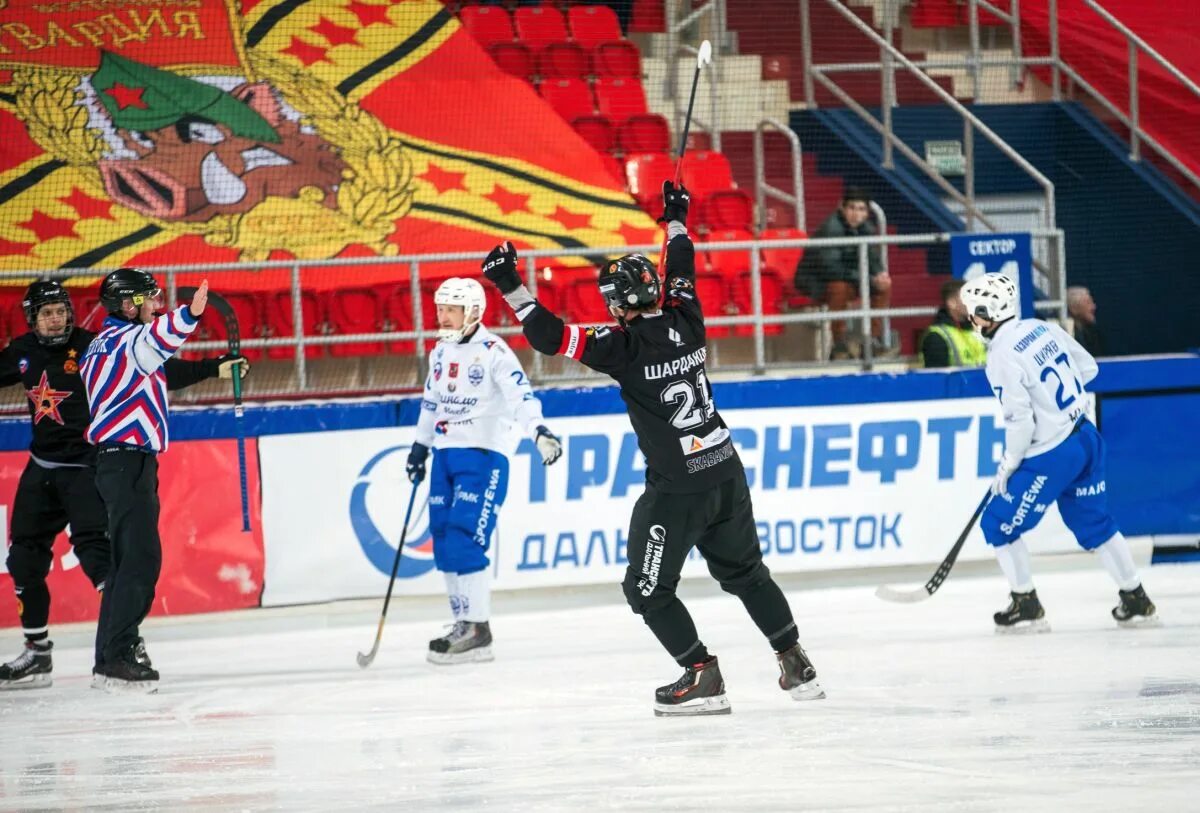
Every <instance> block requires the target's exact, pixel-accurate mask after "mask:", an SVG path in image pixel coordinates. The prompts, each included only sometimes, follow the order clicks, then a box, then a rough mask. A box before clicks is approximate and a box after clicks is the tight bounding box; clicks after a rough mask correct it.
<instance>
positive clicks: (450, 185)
mask: <svg viewBox="0 0 1200 813" xmlns="http://www.w3.org/2000/svg"><path fill="white" fill-rule="evenodd" d="M417 177H418V178H420V179H421V180H423V181H427V182H429V183H431V184H433V188H434V189H436V190H437V191H438V194H439V195H440V194H442V193H443V192H447V191H449V190H451V189H461V190H462V191H464V192H466V191H467V187H466V184H464V183H463V179H464V178H466V177H467V173H465V172H447V171H446V170H444V169H442V168H441V167H438V166H436V165H434V164H430V165H429V169H427V170H425V172H424V173H423V174H421V175H418V176H417Z"/></svg>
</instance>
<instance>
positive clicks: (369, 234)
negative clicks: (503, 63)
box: [0, 0, 659, 290]
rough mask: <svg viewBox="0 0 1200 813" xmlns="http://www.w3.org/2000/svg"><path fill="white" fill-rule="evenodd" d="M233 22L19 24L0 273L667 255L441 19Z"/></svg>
mask: <svg viewBox="0 0 1200 813" xmlns="http://www.w3.org/2000/svg"><path fill="white" fill-rule="evenodd" d="M236 3H237V0H193V2H189V3H186V4H178V5H172V4H164V5H158V4H147V3H145V2H143V0H129V2H123V0H106V2H104V3H93V2H84V1H83V0H6V2H4V3H3V4H0V124H2V125H3V128H4V133H5V138H4V140H3V141H2V142H0V267H3V268H5V269H20V270H36V269H49V268H82V267H98V268H106V267H116V266H119V265H145V266H155V265H170V264H177V263H180V262H182V261H187V262H190V263H194V262H230V261H239V260H241V261H261V260H267V259H291V258H300V259H316V260H320V259H329V258H335V257H336V258H357V257H373V256H388V255H394V254H397V253H405V254H409V253H427V252H452V251H464V252H484V251H486V250H487V249H489V248H490V247H492V246H493V245H494V244H495V243H496V242H497V241H498V240H499V239H501V238H507V239H512V240H513V241H514V243H516V244H517V245H518V246H519V247H524V248H555V247H570V248H578V247H587V246H611V245H620V244H628V243H641V244H645V243H654V242H656V241H657V239H658V234H659V232H658V229H657V227H656V226H655V224H654V222H653V220H652V219H651V218H650V217H648V216H647V215H646V214H645V213H643V212H642V211H641V210H640V209H639V208H638V206H637V205H636V204H635V203H634V201H633V199H632V198H631V197H630V196H629V195H628V193H626V191H625V190H624V188H623V184H622V183H621V182H620V181H619V180H617V179H616V178H614V177H613V176H612V175H610V173H609V170H608V168H607V166H606V165H605V163H604V160H603V157H602V156H601V155H599V154H598V153H596V152H595V151H594V150H593V149H592V148H591V147H590V146H589V145H588V144H587V143H586V142H584V141H583V140H582V139H581V138H580V137H579V136H578V135H577V134H576V133H575V132H574V131H573V130H572V129H571V128H570V126H569V125H568V124H567V122H565V121H564V120H563V119H562V118H561V117H559V116H558V115H557V114H556V113H555V112H554V111H553V110H552V109H551V108H550V107H549V106H548V105H547V104H546V103H545V102H544V101H543V100H542V99H541V98H540V97H539V96H538V95H537V93H536V92H535V91H534V90H533V88H532V87H531V86H530V85H528V84H527V83H526V82H524V81H523V80H521V79H518V78H515V77H511V76H509V75H507V74H506V73H504V72H502V71H501V70H500V69H499V68H498V67H497V66H496V65H495V63H493V62H492V60H491V58H490V57H489V56H488V55H487V53H486V52H485V51H484V50H483V48H482V47H481V46H480V45H479V44H478V43H477V42H476V41H475V40H474V38H473V37H472V36H471V35H470V34H469V33H468V32H467V31H465V30H464V29H463V28H462V27H461V26H460V25H459V23H458V21H457V20H456V18H455V17H454V16H453V14H451V13H450V12H449V11H447V10H446V8H445V7H444V6H443V5H442V4H441V3H439V2H436V1H435V0H410V1H408V2H396V1H393V2H388V1H387V0H241V2H240V5H237V4H236ZM562 263H563V264H565V265H577V266H583V265H586V264H587V262H586V261H585V260H582V259H579V258H575V259H564V260H563V261H562ZM474 266H475V264H474V263H465V264H459V265H458V266H450V265H446V266H426V267H423V269H422V274H423V275H433V276H438V275H445V274H450V273H463V272H467V271H469V269H471V268H474ZM393 279H394V280H403V279H407V269H403V268H396V267H390V266H379V265H362V266H354V265H341V266H335V267H330V268H329V269H328V270H323V271H322V272H321V273H320V274H311V273H307V275H306V277H305V287H306V288H318V289H319V288H332V287H338V286H344V285H347V284H360V285H361V284H374V283H379V282H387V281H390V280H393ZM187 282H188V281H187V280H186V279H184V278H181V279H180V283H181V284H187ZM288 282H289V278H288V272H287V271H286V270H281V271H278V272H275V271H264V272H253V273H245V274H240V275H237V276H236V278H234V277H224V278H223V279H222V283H221V284H222V287H225V288H238V287H241V288H246V289H261V290H268V289H272V288H283V287H286V286H287V285H288Z"/></svg>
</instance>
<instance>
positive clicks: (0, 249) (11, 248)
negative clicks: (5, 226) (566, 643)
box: [0, 237, 33, 255]
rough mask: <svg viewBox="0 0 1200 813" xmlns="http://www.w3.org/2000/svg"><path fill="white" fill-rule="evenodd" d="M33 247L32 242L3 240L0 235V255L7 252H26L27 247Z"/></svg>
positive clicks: (11, 253) (14, 253)
mask: <svg viewBox="0 0 1200 813" xmlns="http://www.w3.org/2000/svg"><path fill="white" fill-rule="evenodd" d="M31 248H33V243H18V242H16V241H13V240H5V239H4V238H3V237H0V255H3V254H9V255H16V254H28V253H29V249H31Z"/></svg>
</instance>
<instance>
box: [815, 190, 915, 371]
mask: <svg viewBox="0 0 1200 813" xmlns="http://www.w3.org/2000/svg"><path fill="white" fill-rule="evenodd" d="M870 218H871V196H870V195H868V194H867V193H866V192H865V191H863V190H862V189H848V190H846V194H845V195H844V196H843V197H842V205H841V207H839V208H838V210H837V211H836V212H834V213H833V214H831V215H830V216H829V218H828V219H827V220H826V221H825V222H824V223H822V224H821V228H819V229H817V231H816V232H815V233H813V234H812V235H811V236H812V237H870V236H874V235H875V234H876V233H877V232H876V229H875V226H874V224H873V223H872V222H871V219H870ZM867 269H868V271H869V273H870V277H871V290H870V292H869V293H870V297H871V307H873V308H886V307H888V305H889V303H890V302H891V294H892V279H891V277H889V276H888V275H887V274H886V273H885V272H884V270H883V265H882V262H881V260H880V247H879V246H871V248H870V249H869V250H868V252H867ZM858 283H859V272H858V248H857V247H856V246H838V247H832V248H822V249H817V250H809V251H806V252H805V253H804V257H803V259H801V260H800V264H799V265H797V266H796V277H795V285H796V290H798V291H807V292H808V294H809V296H811V297H812V298H813V299H815V300H817V301H819V302H824V303H825V304H826V305H827V306H828V308H829V309H830V310H831V311H841V310H846V308H847V307H849V305H850V303H851V301H852V300H855V299H857V298H859V296H861V292H860V291H859V290H858ZM830 329H831V330H832V332H833V350H832V352H831V353H830V358H832V359H842V358H850V349H849V345H848V344H847V343H846V323H845V322H844V321H838V322H832V323H830ZM871 333H872V334H873V337H874V338H873V340H872V341H873V343H874V345H875V348H876V355H880V354H882V351H883V343H882V341H881V340H880V336H881V335H882V333H883V325H882V323H881V322H880V320H878V319H877V320H875V322H874V324H872V326H871Z"/></svg>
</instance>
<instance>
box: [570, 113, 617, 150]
mask: <svg viewBox="0 0 1200 813" xmlns="http://www.w3.org/2000/svg"><path fill="white" fill-rule="evenodd" d="M571 127H573V128H574V129H575V132H577V133H579V135H580V136H582V138H583V140H584V141H586V142H587V143H588V144H591V145H592V148H593V149H594V150H596V152H599V153H609V152H612V150H613V147H615V146H616V143H617V138H616V134H615V133H613V128H612V124H611V123H610V122H609V120H608V119H606V118H605V117H604V116H578V117H576V118H574V119H572V120H571Z"/></svg>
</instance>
